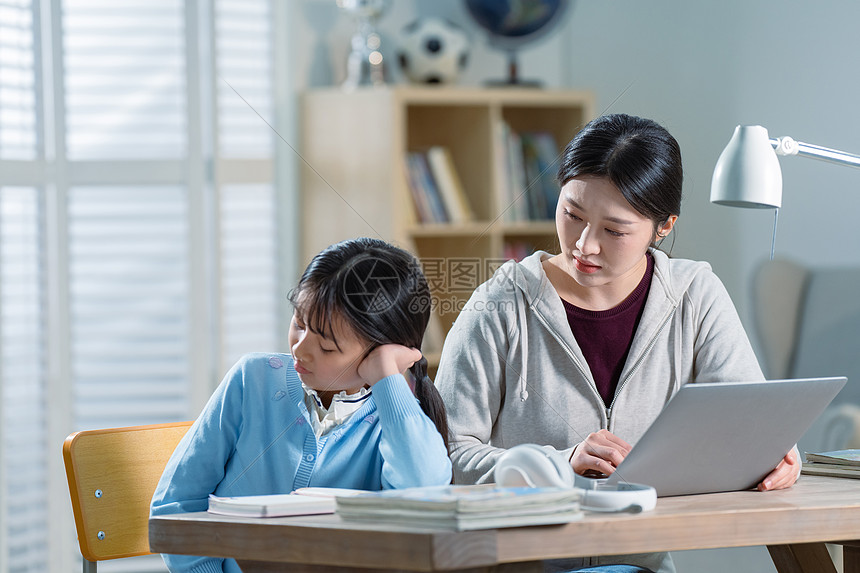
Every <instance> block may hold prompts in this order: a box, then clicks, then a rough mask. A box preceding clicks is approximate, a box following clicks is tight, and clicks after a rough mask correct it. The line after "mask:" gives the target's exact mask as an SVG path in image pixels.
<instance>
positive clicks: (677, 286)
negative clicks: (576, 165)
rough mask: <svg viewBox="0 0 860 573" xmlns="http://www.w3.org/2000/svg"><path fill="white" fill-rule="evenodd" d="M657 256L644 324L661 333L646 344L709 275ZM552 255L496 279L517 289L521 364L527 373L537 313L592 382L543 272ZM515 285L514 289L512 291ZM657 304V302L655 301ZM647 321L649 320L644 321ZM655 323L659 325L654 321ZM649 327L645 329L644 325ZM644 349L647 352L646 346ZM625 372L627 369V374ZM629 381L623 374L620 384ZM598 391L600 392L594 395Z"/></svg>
mask: <svg viewBox="0 0 860 573" xmlns="http://www.w3.org/2000/svg"><path fill="white" fill-rule="evenodd" d="M649 252H650V253H651V255H652V256H653V257H654V276H653V278H652V284H651V289H650V290H649V293H648V299H649V302H648V303H647V304H646V310H645V314H644V315H643V320H642V321H641V322H642V323H645V324H646V325H648V326H650V325H652V324H656V325H657V330H654V331H652V332H650V333H648V334H649V336H648V339H647V340H650V339H651V337H653V336H656V334H658V333H659V331H660V330H662V329H663V328H664V327H665V326H666V325H667V323H668V322H669V320H670V318H671V316H672V314H673V313H674V311H675V309H676V308H677V307H678V305H679V303H680V301H681V298H682V297H683V295H684V292H686V290H687V288H688V287H689V286H690V285H691V284H692V282H693V280H694V279H695V277H696V275H697V274H699V273H701V272H707V273H709V272H710V265H708V264H707V263H703V262H697V261H689V260H686V259H670V258H669V257H668V255H666V253H664V252H663V251H660V250H657V249H653V248H651V249H649ZM551 256H553V255H551V254H549V253H547V252H545V251H536V252H535V253H533V254H532V255H530V256H528V257H526V258H525V259H523V260H522V261H520V262H516V261H512V260H511V261H507V262H506V263H505V264H504V265H502V266H501V267H500V268H499V269H498V270H497V271H496V275H494V277H493V279H494V284H496V285H498V286H500V287H501V288H503V289H506V290H508V292H511V290H513V293H514V295H513V304H514V307H515V308H516V323H517V325H518V328H517V331H518V333H519V335H520V337H521V345H520V348H521V356H520V360H521V364H522V369H523V371H524V372H525V371H527V370H528V364H529V344H528V336H529V329H528V328H527V327H526V325H527V324H528V316H527V315H528V314H529V313H531V312H534V313H536V314H538V316H539V318H540V319H541V322H542V323H543V324H544V325H545V326H546V327H547V329H548V330H549V331H550V332H551V334H552V335H553V336H554V337H555V338H556V340H557V341H558V342H559V343H560V344H561V345H562V346H565V347H567V348H568V349H569V352H570V354H571V355H572V358H573V362H574V363H575V364H576V366H577V367H578V368H579V369H580V370H581V371H582V374H583V375H584V376H585V377H586V378H589V379H591V380H592V383H593V378H592V376H591V372H590V370H589V368H588V364H587V362H586V360H585V357H584V356H583V355H582V352H581V351H580V350H579V346H578V345H577V344H576V343H575V341H574V340H573V335H572V334H571V333H570V327H569V325H568V324H567V322H566V321H567V316H566V313H565V312H564V308H563V306H562V304H561V300H560V297H559V296H558V293H557V292H556V290H555V288H554V287H553V286H552V284H551V283H550V281H549V279H548V278H547V276H546V273H545V272H544V269H543V264H542V263H543V261H545V260H546V259H548V258H550V257H551ZM511 285H513V289H511V288H510V287H511ZM652 299H653V300H652ZM646 318H647V321H646ZM655 321H656V322H655ZM646 328H647V326H646ZM637 340H638V341H640V343H639V344H636V343H635V342H636V341H634V345H633V346H631V349H630V356H631V357H635V356H640V355H641V354H642V353H643V352H644V347H647V346H648V345H649V344H648V343H647V342H644V343H643V342H642V340H643V339H642V337H637ZM680 340H681V338H680V337H676V338H675V344H676V346H677V345H680ZM643 344H644V347H643ZM680 356H681V351H680V346H678V347H677V348H675V353H674V359H675V361H676V362H677V361H680ZM625 370H627V369H625ZM675 370H676V371H679V370H680V363H678V364H676V369H675ZM624 380H625V376H624V374H622V378H621V380H620V381H619V385H620V384H623V382H624ZM681 384H682V382H681V380H680V379H678V378H675V379H674V380H673V388H674V390H675V391H677V389H678V388H680V385H681ZM595 392H596V390H595ZM528 397H529V393H528V384H527V380H526V378H525V377H524V376H523V377H521V379H520V384H519V399H520V400H521V401H523V402H525V401H526V400H528Z"/></svg>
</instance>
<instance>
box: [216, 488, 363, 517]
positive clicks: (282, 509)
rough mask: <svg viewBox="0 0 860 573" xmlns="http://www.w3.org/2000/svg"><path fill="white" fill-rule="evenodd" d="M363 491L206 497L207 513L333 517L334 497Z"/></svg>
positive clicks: (302, 490) (312, 490) (316, 490)
mask: <svg viewBox="0 0 860 573" xmlns="http://www.w3.org/2000/svg"><path fill="white" fill-rule="evenodd" d="M359 493H367V492H365V491H363V490H357V489H344V488H334V487H306V488H300V489H297V490H296V491H294V492H292V493H277V494H269V495H240V496H233V497H219V496H216V495H212V494H210V495H209V513H217V514H220V515H236V516H240V517H283V516H286V515H314V514H320V513H334V511H335V505H336V504H335V496H341V497H348V496H352V495H357V494H359Z"/></svg>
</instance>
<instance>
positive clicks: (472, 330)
mask: <svg viewBox="0 0 860 573" xmlns="http://www.w3.org/2000/svg"><path fill="white" fill-rule="evenodd" d="M651 252H652V254H653V256H654V276H653V278H652V280H651V287H650V289H649V291H648V299H647V301H646V303H645V308H644V310H643V313H642V318H641V320H640V322H639V326H638V328H637V330H636V333H635V335H634V338H633V342H632V345H631V347H630V352H629V353H628V356H627V362H626V364H625V366H624V369H623V371H622V373H621V378H620V379H619V382H618V387H617V388H616V391H615V396H614V398H613V399H612V402H611V404H610V406H609V408H607V407H606V406H605V405H604V403H603V399H602V398H601V397H600V394H599V393H598V391H597V386H596V385H595V382H594V378H593V377H592V375H591V371H590V370H589V368H588V364H587V363H586V361H585V358H584V357H583V355H582V351H581V350H580V348H579V345H578V344H577V343H576V340H575V339H574V337H573V334H572V333H571V330H570V325H569V324H568V322H567V314H566V313H565V310H564V306H563V305H562V302H561V299H560V298H559V296H558V294H557V293H556V291H555V289H554V288H553V286H552V284H550V282H549V280H548V279H547V276H546V274H545V273H544V270H543V267H542V265H541V262H542V261H543V260H545V259H547V258H549V257H550V256H551V255H549V254H548V253H545V252H542V251H538V252H536V253H534V254H533V255H531V256H529V257H527V258H526V259H524V260H523V261H522V262H520V263H515V262H513V261H508V262H507V263H505V264H504V265H502V267H500V268H499V269H498V270H497V271H496V273H495V274H494V275H493V277H492V278H491V279H490V280H488V281H487V282H486V283H484V284H483V285H481V286H480V287H478V289H477V290H476V291H475V292H474V293H473V294H472V296H471V298H470V299H469V301H468V302H467V303H466V306H465V307H464V308H463V310H462V311H461V312H460V314H459V316H458V318H457V320H456V321H455V323H454V325H453V327H452V328H451V330H450V332H449V333H448V336H447V338H446V339H445V345H444V348H443V350H442V358H441V362H440V364H439V370H438V372H437V375H436V385H437V387H438V388H439V391H440V393H441V394H442V398H443V399H444V401H445V406H446V408H447V410H448V418H449V424H450V428H451V436H452V440H451V458H452V461H453V464H454V481H455V483H483V482H492V481H493V480H494V477H493V467H494V465H495V462H496V460H497V459H498V457H499V456H500V455H501V454H502V453H503V452H504V450H505V449H506V448H510V447H512V446H515V445H517V444H522V443H534V444H540V445H543V446H548V447H551V448H554V449H556V450H558V451H559V452H561V453H562V455H564V456H566V457H568V458H569V457H570V456H571V454H572V453H573V448H574V447H575V446H576V445H577V444H579V443H580V442H581V441H582V440H584V439H585V438H586V436H588V434H590V433H591V432H596V431H598V430H600V429H602V428H605V429H607V430H609V431H610V432H612V433H614V434H615V435H617V436H619V437H621V438H623V439H624V440H626V441H627V442H629V443H630V444H633V445H635V444H636V442H637V441H638V440H639V438H640V436H641V435H642V434H643V433H644V432H645V430H646V429H647V428H648V426H649V425H650V424H651V422H652V421H653V420H654V419H655V418H656V417H657V414H659V412H660V410H661V409H662V408H663V406H664V405H665V404H666V402H667V401H668V400H669V398H670V397H671V396H672V395H673V394H674V393H675V392H676V391H677V390H678V389H679V388H680V387H681V385H683V384H687V383H690V382H719V381H757V380H763V379H764V376H763V375H762V372H761V368H760V367H759V364H758V361H757V360H756V357H755V354H754V353H753V350H752V347H751V346H750V343H749V340H748V338H747V335H746V333H745V331H744V329H743V326H742V325H741V322H740V319H739V318H738V315H737V312H736V311H735V308H734V305H733V304H732V301H731V299H730V298H729V295H728V293H727V292H726V289H725V287H724V286H723V284H722V282H721V281H720V280H719V279H718V278H717V276H716V275H715V274H714V273H713V272H712V271H711V267H710V265H708V264H707V263H703V262H696V261H690V260H685V259H670V258H669V257H668V256H666V254H665V253H663V252H661V251H657V250H652V251H651ZM589 561H590V562H591V563H593V564H598V563H636V564H640V565H643V566H645V567H649V568H650V569H653V570H655V571H656V570H658V569H659V570H661V571H672V570H673V567H672V564H671V560H670V559H668V557H667V556H666V554H653V555H637V556H627V557H626V558H617V557H616V558H611V557H603V558H599V559H597V558H595V559H592V560H585V562H583V564H589Z"/></svg>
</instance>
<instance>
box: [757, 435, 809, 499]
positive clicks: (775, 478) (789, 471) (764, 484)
mask: <svg viewBox="0 0 860 573" xmlns="http://www.w3.org/2000/svg"><path fill="white" fill-rule="evenodd" d="M800 467H801V464H800V454H799V453H798V451H797V446H795V447H793V448H791V451H790V452H788V453H787V454H785V457H784V458H782V461H781V462H779V464H777V466H776V468H774V470H773V471H772V472H770V473H769V474H767V476H765V478H764V479H763V480H762V481H761V483H760V484H758V487H757V488H756V489H758V490H759V491H770V490H772V489H785V488H787V487H791V486H792V485H794V482H796V481H797V478H798V476H800Z"/></svg>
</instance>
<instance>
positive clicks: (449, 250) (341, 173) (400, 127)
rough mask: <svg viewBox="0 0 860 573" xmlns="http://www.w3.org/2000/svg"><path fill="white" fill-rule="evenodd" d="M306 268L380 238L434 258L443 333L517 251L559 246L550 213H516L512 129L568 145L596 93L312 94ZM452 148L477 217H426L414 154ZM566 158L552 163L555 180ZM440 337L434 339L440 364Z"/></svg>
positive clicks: (429, 263)
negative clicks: (338, 249)
mask: <svg viewBox="0 0 860 573" xmlns="http://www.w3.org/2000/svg"><path fill="white" fill-rule="evenodd" d="M301 106H302V108H301V113H300V121H301V122H302V127H301V147H300V149H299V151H300V153H301V155H302V159H303V162H302V166H301V200H300V203H301V216H300V221H301V225H302V229H301V247H300V252H301V254H302V257H303V263H307V261H309V260H310V258H311V257H312V256H313V255H315V254H316V253H317V252H319V251H320V250H322V249H323V248H324V247H326V246H328V245H330V244H331V243H334V242H336V241H339V240H342V239H346V238H350V237H357V236H372V237H379V238H382V239H385V240H387V241H390V242H393V243H395V244H398V245H400V246H402V247H404V248H407V249H409V250H410V251H412V252H413V253H415V254H416V255H417V256H418V257H419V258H420V259H421V260H422V263H423V264H424V269H425V273H426V274H427V275H428V279H429V280H430V282H431V289H432V290H433V295H434V301H435V302H436V303H437V306H436V311H437V312H436V316H437V319H436V320H437V321H438V324H437V330H439V331H440V332H441V335H444V333H445V332H447V330H448V329H449V328H450V326H451V324H452V323H453V321H454V319H455V318H456V316H457V314H458V311H459V308H461V305H462V304H464V303H465V301H466V300H467V299H468V298H469V295H470V294H471V292H472V290H474V288H475V287H476V286H477V285H478V284H480V283H482V282H483V281H484V280H486V279H487V278H489V275H490V274H491V273H492V270H494V269H495V268H496V267H497V266H499V265H500V264H501V262H503V260H504V256H505V254H506V253H508V254H511V253H519V254H522V253H524V252H526V251H529V250H533V249H535V248H537V249H544V250H549V251H554V250H555V249H557V239H556V232H555V223H554V221H552V220H551V219H546V218H544V219H543V220H538V219H523V218H521V217H520V218H519V219H518V220H511V216H510V212H509V211H510V209H509V205H510V196H511V195H510V190H509V188H508V187H507V185H509V183H510V182H509V181H508V179H510V177H509V176H508V171H507V165H508V162H507V160H506V155H507V152H508V151H507V146H506V144H505V143H504V139H503V130H504V129H505V128H504V127H503V126H507V129H509V130H510V131H513V132H515V133H529V132H540V133H544V134H551V135H552V136H553V137H554V139H555V141H556V142H557V144H558V147H559V150H561V149H562V148H563V147H564V146H565V145H566V144H567V142H568V141H570V139H571V138H572V137H573V136H574V135H575V134H576V132H577V131H578V130H579V129H580V128H581V127H582V126H583V125H584V124H585V123H586V122H587V121H588V120H590V119H591V118H592V117H594V98H593V95H592V94H591V93H590V92H587V91H576V90H537V89H528V88H525V89H518V88H510V89H504V88H497V89H480V88H439V87H412V86H391V87H388V86H386V87H381V88H380V87H371V88H363V89H358V90H354V91H349V92H346V91H342V90H339V89H321V90H312V91H308V92H306V93H305V94H304V95H303V98H302V104H301ZM433 147H443V148H445V149H446V150H447V151H448V152H449V153H450V158H451V160H452V161H453V165H454V168H455V170H456V174H457V176H458V178H459V180H460V182H461V184H462V189H463V192H464V193H465V195H466V198H467V201H468V204H469V207H471V212H472V215H473V217H472V218H471V219H470V220H468V221H463V222H457V223H452V222H444V223H440V222H433V223H422V222H421V221H420V219H419V216H418V211H417V210H416V207H415V203H414V195H413V193H412V190H411V189H410V186H409V185H410V183H409V173H408V168H407V159H406V156H407V154H408V153H410V152H417V151H424V150H428V149H430V148H433ZM557 167H558V164H557V163H555V164H553V165H552V166H551V168H552V173H553V175H554V173H555V169H557ZM440 348H441V340H428V348H427V349H425V351H426V354H427V355H428V358H429V359H430V362H431V365H432V364H433V363H434V361H435V360H436V359H437V353H438V351H439V350H440Z"/></svg>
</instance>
